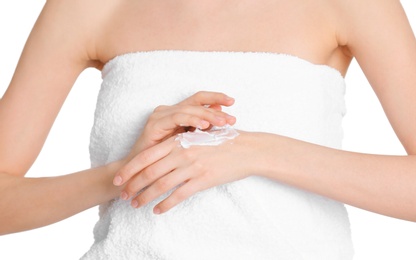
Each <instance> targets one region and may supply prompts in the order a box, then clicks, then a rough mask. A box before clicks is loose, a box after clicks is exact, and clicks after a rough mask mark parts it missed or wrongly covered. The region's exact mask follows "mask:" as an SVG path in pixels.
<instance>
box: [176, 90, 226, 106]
mask: <svg viewBox="0 0 416 260" xmlns="http://www.w3.org/2000/svg"><path fill="white" fill-rule="evenodd" d="M179 104H181V105H193V106H204V105H214V104H217V105H221V106H231V105H233V104H234V99H233V98H232V97H229V96H227V95H225V94H223V93H219V92H210V91H200V92H197V93H195V94H194V95H192V96H191V97H189V98H187V99H185V100H184V101H182V102H180V103H179Z"/></svg>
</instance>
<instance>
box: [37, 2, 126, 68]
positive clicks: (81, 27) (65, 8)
mask: <svg viewBox="0 0 416 260" xmlns="http://www.w3.org/2000/svg"><path fill="white" fill-rule="evenodd" d="M121 2H122V1H119V0H47V1H46V3H45V6H44V9H43V11H42V13H41V16H40V17H39V20H46V21H45V23H47V24H49V25H51V24H53V25H54V26H55V27H59V28H60V29H61V30H63V31H64V32H65V33H67V34H68V35H69V37H73V38H74V39H73V42H75V43H79V44H80V45H82V46H84V47H85V52H86V55H87V56H88V58H89V59H90V60H96V44H97V42H98V39H99V38H100V35H102V34H103V32H104V29H105V27H106V25H107V23H108V22H109V21H110V20H111V17H112V15H113V13H114V10H115V9H117V7H118V6H119V5H120V3H121Z"/></svg>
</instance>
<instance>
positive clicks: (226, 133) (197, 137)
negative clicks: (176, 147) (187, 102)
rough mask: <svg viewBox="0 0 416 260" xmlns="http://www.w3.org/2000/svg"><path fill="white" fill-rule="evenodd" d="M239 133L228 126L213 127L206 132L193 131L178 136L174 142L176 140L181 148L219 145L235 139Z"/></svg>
mask: <svg viewBox="0 0 416 260" xmlns="http://www.w3.org/2000/svg"><path fill="white" fill-rule="evenodd" d="M238 135H239V133H238V132H237V131H236V130H235V129H234V128H233V127H231V126H230V125H225V126H222V127H213V128H211V129H210V130H208V131H201V130H200V129H195V131H193V132H185V133H182V134H178V135H177V137H176V139H175V140H178V141H179V142H180V144H181V146H182V147H183V148H189V147H191V146H193V145H209V146H216V145H220V144H222V143H223V142H225V141H227V140H231V139H234V138H236V137H237V136H238Z"/></svg>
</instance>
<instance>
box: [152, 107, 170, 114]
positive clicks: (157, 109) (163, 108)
mask: <svg viewBox="0 0 416 260" xmlns="http://www.w3.org/2000/svg"><path fill="white" fill-rule="evenodd" d="M166 107H167V106H165V105H160V106H157V107H155V109H154V110H153V112H156V113H157V112H160V111H163V110H165V109H166Z"/></svg>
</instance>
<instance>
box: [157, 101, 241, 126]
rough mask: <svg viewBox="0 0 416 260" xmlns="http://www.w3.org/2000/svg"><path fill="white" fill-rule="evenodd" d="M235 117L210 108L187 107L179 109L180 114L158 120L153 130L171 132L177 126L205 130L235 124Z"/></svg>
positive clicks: (175, 113)
mask: <svg viewBox="0 0 416 260" xmlns="http://www.w3.org/2000/svg"><path fill="white" fill-rule="evenodd" d="M235 121H236V119H235V117H233V116H231V115H228V114H227V113H224V112H222V111H218V110H215V109H211V108H205V107H196V106H187V107H185V108H181V109H180V112H174V114H170V115H166V116H165V117H163V118H161V119H159V120H158V121H157V122H156V123H155V125H154V127H155V129H165V130H172V129H174V128H176V127H178V126H193V127H195V128H200V129H205V128H207V127H209V126H210V125H215V126H223V125H225V124H227V123H228V124H230V123H231V124H232V123H235Z"/></svg>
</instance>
